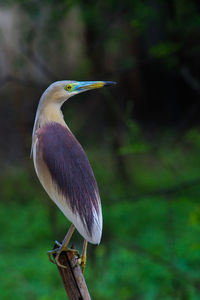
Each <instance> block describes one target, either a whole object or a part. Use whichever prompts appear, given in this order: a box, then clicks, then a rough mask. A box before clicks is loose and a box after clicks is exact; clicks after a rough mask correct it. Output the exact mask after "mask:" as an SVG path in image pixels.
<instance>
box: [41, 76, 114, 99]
mask: <svg viewBox="0 0 200 300" xmlns="http://www.w3.org/2000/svg"><path fill="white" fill-rule="evenodd" d="M115 84H116V82H113V81H73V80H62V81H56V82H54V83H52V84H51V85H50V86H49V87H48V88H47V89H46V91H45V92H44V94H43V97H44V98H46V99H48V102H51V101H52V102H56V103H60V104H63V102H65V101H66V100H67V99H69V98H70V97H72V96H74V95H76V94H79V93H82V92H86V91H88V90H93V89H99V88H102V87H104V86H108V85H115Z"/></svg>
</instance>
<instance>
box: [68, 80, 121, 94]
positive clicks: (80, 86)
mask: <svg viewBox="0 0 200 300" xmlns="http://www.w3.org/2000/svg"><path fill="white" fill-rule="evenodd" d="M115 84H116V82H114V81H80V82H76V83H75V84H74V91H78V92H84V91H87V90H93V89H99V88H102V87H103V86H107V85H115Z"/></svg>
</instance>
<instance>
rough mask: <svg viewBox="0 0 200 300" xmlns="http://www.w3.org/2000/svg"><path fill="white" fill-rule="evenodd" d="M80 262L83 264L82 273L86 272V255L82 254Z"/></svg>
mask: <svg viewBox="0 0 200 300" xmlns="http://www.w3.org/2000/svg"><path fill="white" fill-rule="evenodd" d="M78 264H79V265H80V266H81V269H82V273H84V270H85V265H86V256H83V255H82V256H81V257H79V259H78Z"/></svg>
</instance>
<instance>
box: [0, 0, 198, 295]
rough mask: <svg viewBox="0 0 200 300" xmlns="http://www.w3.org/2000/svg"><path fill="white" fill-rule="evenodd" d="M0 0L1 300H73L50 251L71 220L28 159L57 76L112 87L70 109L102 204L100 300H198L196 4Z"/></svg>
mask: <svg viewBox="0 0 200 300" xmlns="http://www.w3.org/2000/svg"><path fill="white" fill-rule="evenodd" d="M0 3H1V7H0V22H2V23H0V24H2V29H1V32H0V40H1V47H2V51H1V56H0V65H1V72H2V74H1V76H0V98H1V99H2V100H1V102H0V122H1V123H0V124H1V126H0V133H1V147H0V163H1V172H0V179H1V181H0V187H1V188H0V199H1V201H0V236H1V239H0V268H1V272H0V299H2V300H10V299H15V300H25V299H26V300H31V299H33V300H35V299H37V300H51V299H52V300H53V299H54V300H56V299H59V300H60V299H66V295H65V291H64V289H63V286H62V283H61V280H60V278H59V274H58V272H57V270H56V267H55V266H54V265H53V264H51V263H50V262H49V261H48V257H47V254H46V252H47V250H50V249H51V248H52V246H53V243H54V240H55V239H58V240H62V239H63V237H64V235H65V233H66V232H67V229H68V227H69V222H68V221H67V220H66V218H65V217H64V216H63V215H62V213H61V212H60V211H59V209H58V208H57V207H56V206H55V205H54V204H53V203H52V202H51V201H50V200H49V198H48V196H47V195H46V193H45V192H44V191H43V189H42V187H41V186H40V184H39V182H38V180H37V178H36V175H35V173H34V171H33V165H32V162H31V160H30V159H29V152H30V144H31V130H32V125H33V119H34V114H35V110H36V106H37V103H38V99H39V97H40V95H41V93H42V92H43V90H44V89H45V88H46V87H47V86H48V84H49V83H51V82H52V81H55V80H60V79H77V80H79V79H83V80H87V79H88V80H98V79H103V80H104V79H105V80H115V81H117V82H118V86H117V87H116V88H110V89H109V90H103V89H102V90H101V91H96V92H91V93H88V94H87V95H86V94H82V95H81V96H77V97H76V98H75V97H74V98H73V99H71V100H70V103H66V104H65V106H64V107H63V111H64V115H65V119H66V121H67V123H68V125H69V127H70V128H71V129H72V131H73V132H74V133H75V135H76V136H77V138H78V140H79V141H80V142H81V144H82V145H83V146H84V149H85V150H86V152H87V154H88V157H89V159H90V161H91V164H92V166H93V169H94V173H95V176H96V178H97V182H98V184H99V189H100V194H101V197H102V205H103V216H104V229H103V237H102V242H101V244H100V245H99V246H94V245H90V246H89V249H88V262H87V265H86V271H85V277H86V281H87V284H88V288H89V290H90V292H91V296H92V299H95V300H102V299H103V300H110V299H116V300H118V299H119V300H132V299H136V300H140V299H141V300H143V299H144V300H156V299H164V300H171V299H173V300H179V299H180V300H182V299H184V300H185V299H191V300H197V299H199V298H200V267H199V266H200V240H199V235H200V202H199V199H200V172H199V169H200V157H199V152H200V131H199V110H200V102H199V93H200V75H199V62H200V59H199V49H200V44H199V41H200V39H199V32H200V31H199V27H200V13H199V10H198V4H197V1H195V0H191V1H180V0H173V1H171V2H167V1H165V2H164V1H161V0H151V1H141V0H134V1H133V0H131V1H128V0H127V1H118V0H115V1H113V0H109V1H108V0H105V1H104V0H103V1H91V0H87V1H85V0H84V1H82V0H76V1H75V0H71V1H67V0H61V1H59V3H58V1H53V0H52V1H47V0H45V1H40V2H39V1H32V0H31V1H22V0H9V1H0ZM1 16H2V17H1ZM6 18H7V19H6ZM1 20H2V21H1ZM5 20H6V21H5ZM9 20H11V21H9ZM16 20H17V21H16ZM9 22H10V23H9ZM15 22H16V23H15ZM13 24H14V25H13ZM8 25H9V26H8ZM8 37H9V38H8ZM82 241H83V240H82V238H81V237H80V235H79V234H77V233H76V234H75V235H74V236H73V239H72V243H73V244H74V245H75V247H76V248H78V249H79V250H80V251H81V247H82Z"/></svg>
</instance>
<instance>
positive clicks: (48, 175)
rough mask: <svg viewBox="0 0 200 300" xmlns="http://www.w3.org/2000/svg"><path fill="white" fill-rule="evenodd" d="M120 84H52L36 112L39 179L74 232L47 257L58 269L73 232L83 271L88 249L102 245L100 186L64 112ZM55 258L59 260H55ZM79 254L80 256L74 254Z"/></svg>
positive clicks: (35, 155)
mask: <svg viewBox="0 0 200 300" xmlns="http://www.w3.org/2000/svg"><path fill="white" fill-rule="evenodd" d="M114 84H116V83H115V82H113V81H74V80H61V81H56V82H54V83H52V84H51V85H50V86H49V87H48V88H47V89H46V90H45V91H44V93H43V94H42V96H41V98H40V101H39V104H38V108H37V111H36V116H35V122H34V126H33V133H32V146H31V156H32V157H33V163H34V168H35V172H36V174H37V177H38V178H39V181H40V183H41V184H42V186H43V188H44V189H45V191H46V192H47V194H48V195H49V197H50V198H51V199H52V200H53V201H54V203H55V204H56V205H57V206H58V208H59V209H60V210H61V211H62V212H63V214H64V215H65V217H66V218H67V219H68V220H69V221H70V222H71V226H70V228H69V230H68V232H67V234H66V236H65V238H64V239H63V241H62V243H59V242H57V241H56V244H57V246H58V247H57V248H56V249H54V250H51V251H48V255H49V258H50V260H51V261H52V262H54V263H56V264H57V265H58V266H59V267H62V268H65V266H64V265H62V264H61V263H60V262H59V257H60V254H61V252H62V251H74V252H76V250H75V249H71V248H69V247H68V245H69V242H70V239H71V237H72V234H73V233H74V231H75V229H77V231H78V232H79V233H80V235H81V236H82V237H83V239H84V242H83V250H82V254H81V256H79V263H80V265H81V267H82V271H84V269H85V264H86V255H87V244H88V242H89V243H92V244H99V243H100V241H101V236H102V223H103V222H102V207H101V200H100V195H99V189H98V185H97V182H96V179H95V176H94V173H93V170H92V167H91V165H90V162H89V160H88V158H87V155H86V153H85V151H84V150H83V148H82V146H81V145H80V143H79V142H78V140H77V139H76V138H75V136H74V135H73V133H72V132H71V130H70V129H69V127H68V126H67V124H66V123H65V120H64V116H63V114H62V111H61V107H62V105H63V104H64V103H65V102H66V101H67V100H68V99H69V98H70V97H72V96H75V95H77V94H79V93H82V92H85V91H88V90H92V89H98V88H102V87H104V86H110V85H114ZM52 253H54V254H55V259H52V258H51V254H52ZM76 253H77V252H76Z"/></svg>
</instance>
